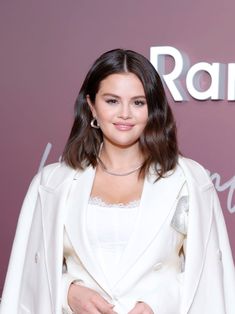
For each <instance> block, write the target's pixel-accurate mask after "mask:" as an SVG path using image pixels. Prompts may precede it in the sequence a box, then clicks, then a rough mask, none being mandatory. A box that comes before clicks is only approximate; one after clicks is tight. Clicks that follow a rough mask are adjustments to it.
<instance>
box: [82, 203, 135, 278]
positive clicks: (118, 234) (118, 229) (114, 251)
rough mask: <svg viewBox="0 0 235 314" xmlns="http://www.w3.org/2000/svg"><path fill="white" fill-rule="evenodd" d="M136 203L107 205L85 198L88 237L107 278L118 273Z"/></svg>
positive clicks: (131, 226) (133, 219)
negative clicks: (86, 202)
mask: <svg viewBox="0 0 235 314" xmlns="http://www.w3.org/2000/svg"><path fill="white" fill-rule="evenodd" d="M139 203H140V202H139V201H133V202H130V203H128V204H123V203H120V204H107V203H105V202H104V201H102V200H101V199H100V198H98V197H91V198H90V200H89V203H88V209H87V232H88V238H89V241H90V244H91V246H92V249H93V252H94V255H95V256H96V258H97V259H98V261H99V264H100V266H101V268H102V270H103V272H104V274H105V276H106V278H107V280H110V278H112V280H115V278H114V275H113V274H116V273H117V272H118V264H119V262H120V259H121V257H122V254H123V252H124V250H125V247H126V245H127V243H128V241H129V239H130V237H131V233H132V231H133V228H134V226H135V222H136V220H137V217H138V213H139ZM110 284H112V283H111V282H110Z"/></svg>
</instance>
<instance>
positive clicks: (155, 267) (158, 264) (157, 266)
mask: <svg viewBox="0 0 235 314" xmlns="http://www.w3.org/2000/svg"><path fill="white" fill-rule="evenodd" d="M161 268H162V263H161V262H159V263H156V264H155V265H153V269H154V270H159V269H161Z"/></svg>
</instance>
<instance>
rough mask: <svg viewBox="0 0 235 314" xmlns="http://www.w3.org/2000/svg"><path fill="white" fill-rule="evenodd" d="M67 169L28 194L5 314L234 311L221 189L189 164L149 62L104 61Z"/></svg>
mask: <svg viewBox="0 0 235 314" xmlns="http://www.w3.org/2000/svg"><path fill="white" fill-rule="evenodd" d="M62 160H63V161H62V162H60V163H57V164H53V165H49V166H47V167H45V168H44V169H43V171H42V172H41V173H39V174H38V175H37V176H36V177H35V178H34V180H33V182H32V184H31V186H30V188H29V191H28V193H27V195H26V198H25V201H24V204H23V208H22V211H21V214H20V218H19V223H18V228H17V232H16V237H15V241H14V245H13V250H12V255H11V259H10V264H9V268H8V273H7V277H6V283H5V288H4V293H3V299H2V307H1V314H6V313H11V314H18V313H21V314H22V313H34V314H42V313H43V314H45V313H48V314H49V313H54V314H59V313H62V312H63V313H76V314H98V313H105V314H114V313H118V314H127V313H129V314H140V313H144V314H152V313H156V314H178V313H180V314H186V313H189V314H198V313H201V314H203V313H205V314H208V313H213V314H225V313H226V314H232V313H235V298H234V296H235V295H234V291H235V274H234V266H233V260H232V255H231V250H230V246H229V241H228V237H227V232H226V227H225V224H224V219H223V216H222V211H221V208H220V205H219V201H218V198H217V195H216V192H215V189H214V187H213V185H212V182H211V181H210V179H209V177H208V175H207V173H206V171H205V170H204V168H203V167H202V166H200V165H199V164H197V163H196V162H194V161H192V160H189V159H186V158H183V157H181V156H180V154H179V149H178V145H177V139H176V127H175V122H174V119H173V116H172V112H171V109H170V107H169V105H168V102H167V99H166V96H165V93H164V89H163V86H162V83H161V80H160V78H159V75H158V74H157V72H156V70H155V69H154V67H153V66H152V65H151V63H150V62H149V61H148V60H147V59H146V58H145V57H143V56H142V55H140V54H138V53H136V52H133V51H130V50H122V49H116V50H112V51H109V52H106V53H104V54H103V55H102V56H101V57H100V58H98V59H97V60H96V61H95V63H94V65H93V66H92V67H91V69H90V71H89V72H88V74H87V76H86V78H85V81H84V83H83V85H82V88H81V90H80V93H79V95H78V98H77V101H76V104H75V120H74V124H73V127H72V131H71V134H70V136H69V139H68V141H67V144H66V147H65V150H64V153H63V158H62ZM186 241H187V243H186Z"/></svg>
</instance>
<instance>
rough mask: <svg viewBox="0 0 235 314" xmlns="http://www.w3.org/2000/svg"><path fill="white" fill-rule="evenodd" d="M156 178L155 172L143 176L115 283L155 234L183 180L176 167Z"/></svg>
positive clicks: (168, 212) (179, 170) (166, 215)
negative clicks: (130, 230) (164, 176)
mask: <svg viewBox="0 0 235 314" xmlns="http://www.w3.org/2000/svg"><path fill="white" fill-rule="evenodd" d="M155 180H156V176H155V175H150V176H149V177H148V178H146V179H145V182H144V187H143V192H142V196H141V201H140V212H139V217H138V219H137V223H136V225H135V228H134V230H133V233H132V235H131V238H130V240H129V242H128V245H127V247H126V249H125V251H124V254H123V257H122V259H121V263H120V274H119V276H118V280H117V281H116V284H117V283H118V282H119V281H120V280H121V279H122V278H123V276H125V274H127V273H128V270H129V269H130V268H131V267H132V266H133V265H134V264H135V262H136V261H137V259H138V258H139V257H140V256H141V255H142V254H143V253H144V251H145V250H146V248H147V247H148V245H149V243H150V242H151V241H152V240H153V238H154V237H156V236H157V235H158V233H159V232H160V230H161V227H162V226H163V224H164V222H165V221H166V219H167V217H168V215H169V214H170V211H171V209H172V206H173V204H174V202H175V200H176V198H177V196H178V194H179V191H180V189H181V187H182V185H183V183H184V182H185V178H184V175H183V172H182V171H181V169H180V168H179V167H177V168H176V170H175V171H174V172H173V174H171V175H170V176H168V177H166V178H162V179H160V180H159V181H157V182H155Z"/></svg>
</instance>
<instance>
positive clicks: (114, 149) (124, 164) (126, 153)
mask: <svg viewBox="0 0 235 314" xmlns="http://www.w3.org/2000/svg"><path fill="white" fill-rule="evenodd" d="M100 159H101V160H102V161H103V162H104V164H105V165H106V167H107V168H108V169H111V170H115V171H119V170H129V169H131V168H134V167H137V166H139V165H141V164H142V163H143V161H144V158H143V155H142V154H141V152H140V149H139V144H138V143H136V144H135V145H133V146H131V147H118V146H114V145H112V144H107V143H105V142H104V144H103V146H102V149H101V152H100Z"/></svg>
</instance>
